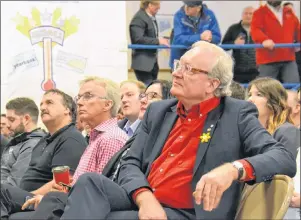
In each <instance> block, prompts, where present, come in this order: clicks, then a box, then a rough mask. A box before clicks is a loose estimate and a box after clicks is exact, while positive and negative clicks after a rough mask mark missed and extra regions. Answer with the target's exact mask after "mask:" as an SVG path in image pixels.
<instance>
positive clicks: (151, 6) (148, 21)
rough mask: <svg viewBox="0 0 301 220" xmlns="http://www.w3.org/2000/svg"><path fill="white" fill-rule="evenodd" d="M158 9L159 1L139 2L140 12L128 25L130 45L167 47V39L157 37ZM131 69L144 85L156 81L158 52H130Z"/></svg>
mask: <svg viewBox="0 0 301 220" xmlns="http://www.w3.org/2000/svg"><path fill="white" fill-rule="evenodd" d="M159 9H160V1H152V0H142V1H141V4H140V10H139V11H138V12H137V13H136V14H135V15H134V17H133V19H132V21H131V23H130V37H131V42H132V44H145V45H165V46H169V42H168V40H167V39H165V38H159V37H158V33H159V28H158V24H157V20H156V14H157V12H158V11H159ZM132 69H133V70H134V72H135V75H136V78H137V79H138V80H139V81H142V82H143V83H144V84H145V85H148V84H149V83H151V81H153V80H155V79H157V77H158V72H159V66H158V50H156V49H154V50H146V49H135V50H132Z"/></svg>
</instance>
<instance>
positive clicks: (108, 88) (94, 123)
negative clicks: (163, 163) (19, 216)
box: [23, 77, 128, 217]
mask: <svg viewBox="0 0 301 220" xmlns="http://www.w3.org/2000/svg"><path fill="white" fill-rule="evenodd" d="M75 100H76V102H77V110H78V115H79V119H80V120H81V121H83V122H84V123H85V124H86V125H88V126H89V127H90V128H91V132H90V142H89V145H88V146H87V148H86V150H85V152H84V153H83V155H82V157H81V159H80V162H79V164H78V166H77V169H76V171H75V173H74V176H73V181H72V183H71V186H72V185H73V184H74V183H76V181H77V179H78V178H79V177H80V176H81V175H82V174H84V173H89V172H94V173H98V174H101V173H102V171H103V169H104V167H105V166H106V164H107V163H108V161H109V160H110V159H111V158H112V156H113V155H114V154H115V153H117V152H118V151H119V150H120V149H121V148H122V147H123V146H124V144H125V143H126V141H127V138H128V137H127V135H126V134H125V132H124V131H123V130H121V129H120V128H119V127H118V125H117V119H116V115H117V112H118V107H119V105H120V89H119V86H118V84H116V83H114V82H113V81H111V80H108V79H104V78H99V77H88V78H86V79H84V80H83V81H81V82H80V89H79V94H78V96H76V97H75ZM52 187H53V188H54V190H55V191H60V192H61V193H59V194H58V195H56V196H58V197H59V198H62V200H63V199H64V197H65V196H67V195H65V194H64V192H65V189H63V188H62V187H61V186H58V185H57V184H54V185H53V186H52ZM51 195H52V194H51ZM42 198H43V196H42V195H39V196H37V197H36V198H33V199H31V200H29V201H27V202H26V203H25V204H24V205H23V207H24V208H25V207H28V206H29V205H30V204H39V202H40V201H41V200H42ZM58 205H59V204H58ZM36 206H37V205H36ZM51 211H52V210H51ZM43 212H44V211H43ZM33 214H34V213H30V214H29V215H30V217H31V216H32V215H33ZM45 214H47V213H45ZM28 217H29V216H28Z"/></svg>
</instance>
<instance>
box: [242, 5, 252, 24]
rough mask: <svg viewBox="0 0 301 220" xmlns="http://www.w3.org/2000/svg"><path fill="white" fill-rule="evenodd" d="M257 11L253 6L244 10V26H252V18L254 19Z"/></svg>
mask: <svg viewBox="0 0 301 220" xmlns="http://www.w3.org/2000/svg"><path fill="white" fill-rule="evenodd" d="M254 11H255V8H253V7H252V6H247V7H245V8H244V10H243V11H242V18H241V20H242V23H243V24H244V25H250V24H251V21H252V18H253V13H254Z"/></svg>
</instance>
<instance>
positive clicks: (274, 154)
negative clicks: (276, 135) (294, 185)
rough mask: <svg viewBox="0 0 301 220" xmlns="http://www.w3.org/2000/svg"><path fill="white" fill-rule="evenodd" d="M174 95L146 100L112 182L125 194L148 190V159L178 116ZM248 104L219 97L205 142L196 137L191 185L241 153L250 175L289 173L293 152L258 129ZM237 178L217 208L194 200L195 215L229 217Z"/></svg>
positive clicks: (157, 150) (253, 109)
mask: <svg viewBox="0 0 301 220" xmlns="http://www.w3.org/2000/svg"><path fill="white" fill-rule="evenodd" d="M176 105H177V100H175V99H172V100H164V101H159V102H154V103H152V104H151V105H150V106H149V107H148V109H147V111H146V113H145V115H144V119H143V121H142V124H141V128H140V132H139V134H138V135H137V137H136V138H135V140H134V142H133V144H132V146H131V149H130V151H129V152H128V154H127V155H126V156H125V157H124V158H123V163H122V165H121V169H120V173H119V177H118V184H119V185H121V186H122V187H123V188H124V189H125V190H126V192H127V193H128V195H129V197H130V198H131V197H132V193H133V192H135V191H136V190H137V189H139V188H141V187H147V188H149V189H150V190H151V187H150V186H149V183H148V181H147V176H148V175H149V172H150V168H151V165H152V163H153V162H154V161H155V160H156V158H158V156H159V155H160V152H161V151H162V148H163V146H164V143H165V142H166V139H167V137H168V135H169V133H170V131H171V130H172V128H173V126H174V124H175V122H176V120H177V118H178V116H177V113H176ZM257 117H258V112H257V109H256V107H255V105H254V104H252V103H250V102H246V101H242V100H236V99H233V98H230V97H226V98H222V99H221V104H220V105H219V106H218V107H217V108H215V109H214V110H213V111H211V112H210V113H209V114H208V116H207V120H206V122H205V125H204V129H203V131H207V129H208V128H209V127H211V126H212V125H213V128H212V129H211V131H210V132H211V135H210V136H211V139H210V141H209V142H208V143H200V144H199V149H198V152H197V156H196V161H195V166H194V169H193V179H192V182H191V187H192V189H195V188H196V184H197V182H198V181H199V180H200V178H201V177H202V175H204V174H206V173H207V172H209V171H211V170H212V169H214V168H216V167H218V166H220V165H222V164H224V163H227V162H232V161H235V160H238V159H242V158H245V159H246V160H248V161H249V162H250V163H251V165H252V166H253V168H254V171H255V175H256V180H255V181H252V182H250V184H252V183H254V182H262V181H270V180H271V179H272V178H273V175H275V174H284V175H288V176H291V177H293V176H294V175H295V173H296V162H295V160H294V157H293V155H292V154H291V153H290V152H289V151H287V150H286V149H285V148H284V147H283V145H282V144H281V143H278V142H277V141H276V140H275V139H273V138H272V136H271V135H270V134H269V133H268V132H267V131H266V129H264V128H263V127H262V126H261V125H260V123H259V121H258V119H257ZM242 186H243V183H240V182H238V181H235V182H233V184H232V185H231V187H230V188H229V189H228V190H227V191H226V192H224V194H223V197H222V199H221V202H220V204H219V206H218V208H217V209H215V210H213V211H212V212H206V211H204V210H203V207H202V205H200V206H198V205H196V204H195V205H194V208H195V212H196V216H197V218H198V219H234V216H235V213H236V209H237V206H238V203H239V197H240V194H241V190H242Z"/></svg>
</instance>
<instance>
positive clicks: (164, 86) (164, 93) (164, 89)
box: [145, 79, 174, 99]
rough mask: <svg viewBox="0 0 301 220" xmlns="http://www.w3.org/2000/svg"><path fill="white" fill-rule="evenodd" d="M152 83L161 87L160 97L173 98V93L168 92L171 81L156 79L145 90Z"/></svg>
mask: <svg viewBox="0 0 301 220" xmlns="http://www.w3.org/2000/svg"><path fill="white" fill-rule="evenodd" d="M154 84H160V85H161V89H162V99H171V98H174V96H173V95H171V94H170V89H171V87H172V83H171V82H170V81H167V80H162V79H157V80H154V81H152V82H151V83H150V84H149V85H148V86H147V87H146V89H145V90H147V88H148V87H150V86H151V85H154Z"/></svg>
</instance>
